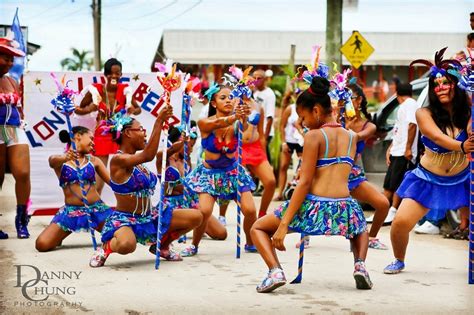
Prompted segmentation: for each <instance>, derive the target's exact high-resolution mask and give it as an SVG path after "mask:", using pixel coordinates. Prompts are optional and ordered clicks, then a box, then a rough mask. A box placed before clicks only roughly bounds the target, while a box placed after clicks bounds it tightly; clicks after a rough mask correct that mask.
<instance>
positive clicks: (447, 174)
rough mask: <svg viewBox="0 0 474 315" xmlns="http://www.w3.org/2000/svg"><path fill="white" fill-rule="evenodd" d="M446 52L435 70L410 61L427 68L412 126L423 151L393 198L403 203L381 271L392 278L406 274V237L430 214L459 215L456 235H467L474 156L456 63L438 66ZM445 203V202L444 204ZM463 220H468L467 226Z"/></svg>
mask: <svg viewBox="0 0 474 315" xmlns="http://www.w3.org/2000/svg"><path fill="white" fill-rule="evenodd" d="M445 50H446V48H444V49H442V50H440V51H439V52H436V55H435V64H434V65H433V64H432V63H431V62H429V61H427V60H415V61H413V62H412V63H411V65H413V64H415V63H422V64H424V65H427V66H430V67H431V74H430V78H429V87H428V88H429V90H428V99H429V105H428V106H427V107H424V108H420V109H418V110H417V112H416V121H417V123H418V127H419V128H420V132H421V134H422V136H421V141H422V142H423V144H424V146H425V148H426V150H425V154H424V155H423V157H422V158H421V160H420V164H419V166H418V167H417V168H416V169H414V170H412V171H410V172H408V173H406V174H405V177H404V179H403V182H402V184H401V185H400V187H399V188H398V190H397V194H398V195H399V196H400V198H402V202H401V204H400V207H399V208H398V210H397V214H396V216H395V219H394V220H393V222H392V227H391V230H390V239H391V241H392V246H393V254H394V256H395V261H394V262H392V263H391V264H389V265H388V266H387V267H385V269H384V273H386V274H396V273H399V272H401V271H402V270H404V269H405V254H406V248H407V246H408V239H409V232H410V231H411V230H412V229H413V227H414V226H415V224H416V223H417V222H418V221H419V220H420V219H421V218H422V217H423V216H425V215H426V214H427V213H428V211H429V209H431V210H432V211H433V210H434V211H438V212H439V211H444V212H446V211H447V210H449V209H460V211H461V222H464V223H463V224H462V225H461V226H460V227H459V230H460V231H461V232H463V231H467V232H468V230H469V219H468V215H469V213H468V206H469V191H470V189H469V186H470V185H469V161H468V159H467V158H466V154H467V153H470V152H473V151H474V140H473V139H472V137H471V136H469V134H470V133H471V128H470V125H471V123H470V116H471V109H470V104H469V101H468V98H467V96H466V93H465V91H463V90H462V89H460V88H459V87H458V86H457V83H458V77H457V76H458V75H459V74H458V73H457V71H456V68H457V67H458V66H460V65H459V62H458V61H456V60H443V54H444V51H445ZM447 197H448V198H447ZM466 219H467V220H466Z"/></svg>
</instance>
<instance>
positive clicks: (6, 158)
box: [0, 38, 31, 239]
mask: <svg viewBox="0 0 474 315" xmlns="http://www.w3.org/2000/svg"><path fill="white" fill-rule="evenodd" d="M23 56H25V53H24V52H23V51H22V50H21V49H19V44H18V43H17V42H16V41H14V40H11V39H8V38H0V188H1V186H2V185H3V180H4V178H5V169H6V167H7V165H8V167H9V168H10V171H11V173H12V175H13V178H14V179H15V196H16V204H17V206H16V216H15V228H16V233H17V237H18V238H29V237H30V233H29V232H28V221H29V216H28V213H27V203H28V200H29V197H30V191H31V182H30V151H29V145H28V139H27V137H26V133H25V130H24V126H23V124H22V119H23V118H24V117H23V112H22V109H21V104H22V102H21V97H22V95H21V91H20V87H19V86H18V84H17V83H16V81H15V80H14V79H13V78H11V77H9V76H8V72H9V71H10V69H11V67H12V66H13V61H14V58H15V57H23ZM6 238H8V234H7V233H4V232H2V230H0V239H6Z"/></svg>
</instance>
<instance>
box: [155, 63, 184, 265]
mask: <svg viewBox="0 0 474 315" xmlns="http://www.w3.org/2000/svg"><path fill="white" fill-rule="evenodd" d="M158 81H159V82H160V83H161V85H162V86H163V88H164V92H163V100H164V102H163V104H164V105H165V106H169V104H170V102H171V92H173V91H175V90H177V89H178V88H179V87H180V86H181V75H180V74H177V73H176V64H175V65H173V68H172V69H171V72H170V73H169V74H168V75H167V76H164V77H161V76H158ZM168 129H169V126H168V122H165V123H164V124H163V127H162V130H163V132H162V134H161V136H162V137H163V138H164V139H165V144H167V143H168ZM166 162H167V145H165V148H164V150H163V156H162V160H161V182H160V198H159V200H160V201H159V203H158V222H157V227H156V253H155V254H156V258H155V269H158V268H160V253H161V225H162V221H161V218H162V214H163V201H164V197H165V183H166V178H165V177H166V176H165V173H166Z"/></svg>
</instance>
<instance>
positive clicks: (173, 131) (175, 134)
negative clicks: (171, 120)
mask: <svg viewBox="0 0 474 315" xmlns="http://www.w3.org/2000/svg"><path fill="white" fill-rule="evenodd" d="M179 137H181V131H180V130H179V129H178V128H176V127H174V126H171V127H170V129H169V131H168V141H170V142H171V143H175V142H176V141H178V140H179Z"/></svg>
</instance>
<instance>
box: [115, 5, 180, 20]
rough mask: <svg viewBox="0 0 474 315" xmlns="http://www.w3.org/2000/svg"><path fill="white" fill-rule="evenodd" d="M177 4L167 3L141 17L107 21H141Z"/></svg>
mask: <svg viewBox="0 0 474 315" xmlns="http://www.w3.org/2000/svg"><path fill="white" fill-rule="evenodd" d="M177 2H178V0H173V1H172V2H171V3H168V4H166V5H164V6H162V7H159V8H158V9H156V10H153V11H151V12H148V13H145V14H143V15H139V16H133V17H128V18H122V17H120V18H107V19H108V20H120V21H133V20H137V19H142V18H144V17H148V16H151V15H154V14H156V13H158V12H160V11H162V10H164V9H167V8H169V7H171V6H172V5H174V4H176V3H177Z"/></svg>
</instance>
